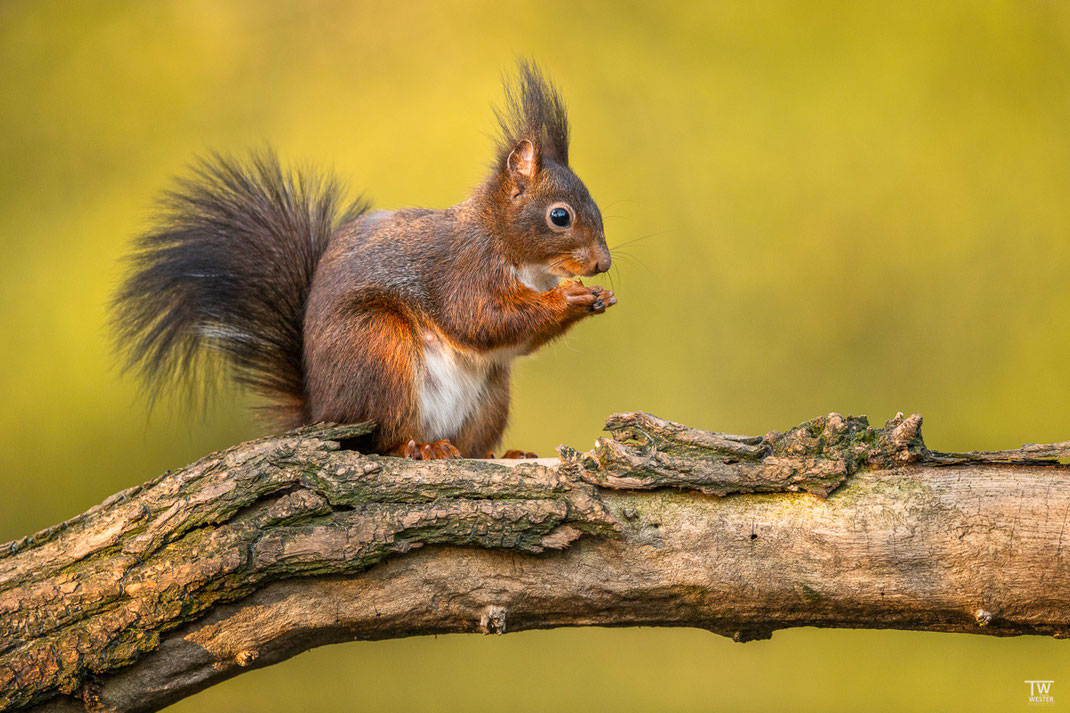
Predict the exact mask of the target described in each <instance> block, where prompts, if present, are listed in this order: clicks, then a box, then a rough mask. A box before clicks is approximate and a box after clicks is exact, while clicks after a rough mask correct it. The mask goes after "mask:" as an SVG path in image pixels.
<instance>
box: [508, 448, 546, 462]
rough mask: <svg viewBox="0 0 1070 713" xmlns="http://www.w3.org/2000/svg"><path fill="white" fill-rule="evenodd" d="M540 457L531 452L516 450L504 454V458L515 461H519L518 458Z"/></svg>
mask: <svg viewBox="0 0 1070 713" xmlns="http://www.w3.org/2000/svg"><path fill="white" fill-rule="evenodd" d="M538 457H539V456H537V455H535V454H534V453H532V452H531V451H518V450H516V449H513V450H508V451H506V452H505V453H503V454H502V458H504V459H508V460H514V459H517V458H538Z"/></svg>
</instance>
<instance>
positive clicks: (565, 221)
mask: <svg viewBox="0 0 1070 713" xmlns="http://www.w3.org/2000/svg"><path fill="white" fill-rule="evenodd" d="M549 215H550V222H551V223H553V224H554V225H556V226H557V227H558V228H567V227H568V225H569V223H571V222H572V215H571V214H570V213H569V212H568V211H567V210H566V209H564V208H561V207H560V206H559V207H557V208H551V209H550V214H549Z"/></svg>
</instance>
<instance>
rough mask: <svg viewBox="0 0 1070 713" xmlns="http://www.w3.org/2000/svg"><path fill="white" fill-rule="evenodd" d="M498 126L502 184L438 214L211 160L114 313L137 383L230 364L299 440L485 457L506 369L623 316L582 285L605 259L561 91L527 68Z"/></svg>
mask: <svg viewBox="0 0 1070 713" xmlns="http://www.w3.org/2000/svg"><path fill="white" fill-rule="evenodd" d="M496 114H497V118H498V123H499V124H500V127H501V136H500V139H499V142H498V152H497V157H496V160H495V162H494V164H493V170H492V171H491V173H490V175H489V176H488V177H487V178H486V180H485V181H483V183H482V184H481V185H479V186H478V187H477V188H476V189H475V190H474V191H473V192H472V194H471V195H470V196H469V197H468V199H467V200H465V201H464V202H462V203H459V204H458V205H455V206H453V207H451V208H446V209H444V210H429V209H423V208H406V209H403V210H397V211H371V210H370V207H369V204H368V203H366V202H365V201H363V200H362V199H358V200H357V201H355V202H352V203H348V204H347V203H346V201H345V200H344V198H343V195H344V191H343V189H342V188H341V184H340V183H339V182H338V181H337V180H335V179H334V178H333V177H331V176H321V177H315V176H312V175H309V174H307V173H302V172H288V171H286V170H284V169H283V168H282V167H281V166H280V164H279V162H278V160H277V159H276V157H275V156H274V154H273V153H270V152H263V153H259V154H253V155H252V156H250V157H249V159H247V160H236V159H233V158H228V157H224V156H221V155H218V154H212V155H211V156H210V157H209V158H208V159H205V160H202V161H201V162H200V163H199V164H197V166H196V167H195V169H194V173H193V176H192V177H191V178H188V179H185V180H182V181H179V182H178V184H177V186H176V188H175V189H173V190H172V191H171V192H170V193H168V194H166V196H165V199H164V202H163V210H162V213H161V215H160V216H159V219H158V221H157V224H156V227H155V229H153V230H151V231H150V232H148V233H147V234H145V235H143V236H142V237H141V238H140V239H139V240H138V242H137V246H136V250H135V252H134V255H133V256H132V258H131V261H132V269H131V273H130V275H129V276H128V278H127V280H126V282H125V284H124V285H123V287H122V288H121V290H120V292H119V294H118V296H117V297H116V300H115V308H116V312H115V323H116V325H117V327H118V334H119V341H120V347H121V348H122V349H124V350H125V357H126V359H125V361H126V367H127V368H128V369H129V368H132V369H135V370H137V371H139V372H140V373H141V375H142V376H143V377H145V379H146V381H147V382H148V383H149V385H150V388H152V389H154V390H155V389H157V388H159V387H160V386H163V385H167V384H171V383H174V382H177V381H182V380H189V379H191V378H196V376H197V375H198V374H200V373H202V371H203V369H205V368H209V369H210V368H211V366H212V364H222V365H223V366H224V368H225V369H227V371H228V373H229V374H230V375H231V376H232V377H234V378H235V379H236V381H238V382H239V383H240V384H243V385H245V386H248V387H251V388H252V389H254V390H255V391H257V392H259V393H261V394H262V395H263V396H265V397H266V398H267V401H268V403H269V404H270V407H269V408H271V409H272V411H273V413H274V415H275V416H276V417H277V418H278V420H280V421H281V422H282V423H284V424H286V425H288V426H291V427H292V426H298V425H302V424H308V423H315V422H319V421H331V422H338V423H356V422H360V421H374V422H375V423H376V424H377V429H376V431H375V432H374V433H373V434H372V436H371V437H370V438H371V443H370V445H369V450H371V451H373V452H377V453H384V454H395V455H403V456H408V457H411V458H423V459H430V458H459V457H469V458H479V457H487V456H490V451H492V450H493V449H495V448H497V446H498V444H499V442H500V440H501V437H502V432H503V431H504V429H505V425H506V421H507V420H508V416H509V371H510V365H511V364H512V361H513V360H514V359H515V358H516V357H518V356H520V355H523V354H528V353H530V352H531V351H533V350H534V349H536V348H538V347H539V346H540V345H542V344H544V343H546V342H548V341H550V340H552V339H554V338H556V337H560V336H561V335H562V334H564V333H565V331H566V330H568V329H569V328H570V327H571V326H572V325H573V324H575V323H576V322H578V321H579V320H581V319H583V318H584V317H587V316H590V315H593V314H601V313H602V312H604V311H605V310H606V309H607V308H609V307H611V306H612V305H614V304H615V303H616V297H615V296H614V295H613V293H612V292H611V291H609V290H603V289H602V288H601V287H586V286H583V285H582V284H581V283H580V282H579V281H577V280H574V279H570V278H576V277H580V276H582V277H590V276H593V275H596V274H598V273H602V272H605V271H606V270H608V269H609V267H610V261H611V258H610V253H609V248H608V247H607V246H606V239H605V233H604V230H603V227H602V215H601V213H600V211H599V210H598V206H597V205H596V204H595V202H594V200H593V199H592V198H591V195H590V193H588V191H587V188H586V187H585V186H584V184H583V182H582V181H580V179H579V178H578V177H577V176H576V174H575V173H574V172H573V171H572V169H570V168H569V164H568V146H569V126H568V118H567V115H566V112H565V106H564V102H563V101H562V99H561V96H560V94H559V93H558V91H557V89H556V87H554V86H553V85H552V84H551V83H550V82H548V81H547V80H546V79H545V78H544V76H543V75H542V73H541V72H540V71H539V69H538V68H537V67H536V66H535V65H533V64H531V63H529V62H526V61H521V62H520V63H519V77H518V79H517V81H516V82H515V83H513V84H507V85H506V87H505V104H504V107H503V108H502V109H501V110H499V111H497V112H496ZM211 354H219V355H222V357H223V359H222V360H211V359H209V360H208V363H203V362H205V360H204V357H206V356H209V355H211ZM517 455H524V454H521V453H519V452H516V451H510V452H508V453H507V454H506V456H507V457H515V456H517ZM528 455H530V454H528Z"/></svg>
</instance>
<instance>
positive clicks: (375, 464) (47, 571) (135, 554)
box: [0, 413, 1070, 711]
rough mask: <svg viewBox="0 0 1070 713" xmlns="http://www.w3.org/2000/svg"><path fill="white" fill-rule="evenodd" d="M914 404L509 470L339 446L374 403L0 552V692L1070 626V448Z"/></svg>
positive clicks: (92, 705)
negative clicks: (377, 657)
mask: <svg viewBox="0 0 1070 713" xmlns="http://www.w3.org/2000/svg"><path fill="white" fill-rule="evenodd" d="M920 425H921V418H920V417H919V416H911V417H910V418H906V419H904V418H902V417H901V416H899V417H896V418H895V419H893V420H892V421H889V422H888V424H886V426H885V428H883V429H874V428H871V427H869V426H868V424H867V423H866V422H865V419H859V418H851V417H846V418H845V417H841V416H839V415H837V414H830V415H829V416H827V417H824V418H818V419H814V420H813V421H810V422H807V423H805V424H803V425H801V426H799V427H796V428H794V429H791V430H790V431H788V432H787V433H784V434H779V433H776V432H770V433H769V434H767V435H765V436H761V437H746V436H734V435H729V434H716V433H710V432H707V431H701V430H697V429H692V428H688V427H686V426H682V425H679V424H674V423H672V422H669V421H664V420H662V419H658V418H656V417H653V416H650V415H648V414H642V413H631V414H617V415H614V416H612V417H610V419H609V421H608V422H607V430H609V431H610V436H611V437H609V438H602V439H599V440H598V441H597V442H596V444H595V448H594V449H593V450H592V451H590V452H587V453H580V452H577V451H575V450H572V449H569V448H565V447H562V448H561V449H560V453H561V459H559V460H558V459H539V460H538V461H518V462H516V463H511V464H505V463H502V462H495V461H471V460H459V461H433V462H414V461H406V460H402V459H396V458H388V457H381V456H365V455H361V454H360V453H358V452H356V451H354V450H348V449H347V448H346V447H345V446H353V445H359V438H360V437H361V436H362V435H364V434H366V433H367V432H369V428H370V427H369V426H366V425H357V426H348V427H334V426H324V427H311V428H307V429H302V430H300V431H297V432H294V433H290V434H286V435H284V436H280V437H276V438H268V439H262V440H259V441H254V442H250V443H247V444H242V445H240V446H236V447H234V448H231V449H229V450H226V451H222V452H220V453H217V454H213V455H212V456H209V457H207V458H205V459H203V460H201V461H199V462H197V463H195V464H193V465H191V466H189V467H187V468H185V469H183V470H180V471H177V472H174V473H169V474H165V475H163V476H161V477H159V478H157V479H155V480H153V481H150V482H149V483H146V484H145V485H143V486H139V487H137V488H132V489H130V490H127V491H124V492H123V493H120V494H118V495H116V496H113V497H112V498H109V499H108V500H107V501H105V502H104V503H102V504H101V505H99V506H97V507H95V508H93V509H91V510H90V511H88V512H86V513H85V514H83V515H81V516H79V517H77V518H75V519H73V520H71V521H68V522H66V523H63V524H61V525H59V526H56V527H53V528H50V529H48V530H45V531H43V532H41V533H38V534H37V535H34V536H33V537H30V538H24V539H23V540H19V541H16V542H13V543H10V544H9V545H5V546H3V548H2V551H0V710H8V709H13V708H19V707H27V706H35V705H38V704H40V705H39V707H40V708H41V709H42V710H45V709H47V710H113V711H141V710H156V709H158V708H160V707H162V706H164V705H166V704H168V703H171V702H173V701H175V700H178V699H179V698H182V697H184V696H187V695H190V694H191V693H194V692H196V691H198V690H201V689H202V688H204V687H206V686H208V685H211V684H212V683H215V682H218V681H220V680H222V679H225V678H228V677H230V676H233V675H235V674H236V673H240V672H241V671H243V670H247V669H248V668H252V667H258V666H263V665H267V664H270V663H274V662H277V661H280V660H282V659H285V658H287V657H289V656H292V655H294V654H296V653H299V652H300V651H303V650H305V649H308V648H310V647H313V646H317V645H322V644H325V643H331V642H336V641H344V640H350V639H380V638H390V637H400V636H409V635H414V634H426V633H446V632H461V631H484V632H488V633H489V632H499V633H500V632H504V631H514V630H520V629H530V628H547V627H554V626H582V625H592V624H599V625H611V626H627V625H639V624H642V625H673V626H695V627H702V628H706V629H709V630H711V631H715V632H718V633H721V634H725V635H729V636H732V637H734V638H736V639H737V640H747V639H752V638H761V637H766V636H769V635H770V634H771V632H772V631H773V630H775V629H778V628H784V627H789V626H805V625H809V626H845V627H870V628H903V629H926V630H934V631H959V632H975V633H990V634H998V635H1013V634H1048V635H1055V636H1066V635H1067V634H1068V632H1070V587H1068V585H1070V567H1068V559H1067V557H1068V556H1067V553H1066V551H1065V549H1064V546H1066V547H1070V542H1066V541H1065V540H1066V539H1068V538H1066V537H1064V534H1065V530H1066V522H1067V520H1068V517H1070V480H1068V466H1065V465H1061V464H1059V463H1058V462H1057V461H1055V460H1051V459H1054V458H1060V457H1065V456H1067V455H1070V444H1068V443H1061V444H1049V445H1043V446H1026V447H1023V448H1022V449H1019V450H1015V451H996V452H989V453H955V454H943V453H935V452H931V451H929V450H928V449H927V448H926V447H925V445H924V443H923V441H922V438H921V433H920ZM743 493H746V494H745V495H743ZM417 548H423V549H422V550H421V551H419V552H411V550H414V549H417ZM404 553H408V554H404ZM402 555H403V556H402Z"/></svg>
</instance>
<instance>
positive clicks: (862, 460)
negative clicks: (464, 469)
mask: <svg viewBox="0 0 1070 713" xmlns="http://www.w3.org/2000/svg"><path fill="white" fill-rule="evenodd" d="M606 430H607V431H609V432H610V434H611V437H610V438H599V439H598V440H597V441H596V442H595V447H594V450H591V451H588V452H586V453H580V452H578V451H575V450H573V449H571V448H565V447H562V448H561V449H559V454H560V456H561V460H562V467H563V469H564V470H568V471H570V472H572V473H573V474H574V475H576V476H577V477H580V478H582V479H584V480H587V481H588V482H591V483H595V484H596V485H599V486H601V487H606V488H614V489H623V490H652V489H655V488H679V489H682V490H695V491H699V492H702V493H707V494H709V495H719V496H723V495H730V494H733V493H772V492H799V491H805V492H808V493H813V494H814V495H819V496H821V497H828V495H829V494H830V493H832V491H834V490H835V489H836V488H838V487H839V486H840V485H841V484H842V483H843V482H844V481H845V480H846V479H847V477H848V476H850V475H852V474H854V473H856V472H858V471H859V470H861V469H862V468H865V467H870V468H888V467H894V466H896V465H902V464H906V463H912V462H915V461H917V460H920V459H924V458H927V457H928V451H927V450H926V448H925V444H924V442H923V441H922V437H921V416H919V415H917V414H915V415H913V416H910V417H909V418H904V417H903V415H902V414H897V415H896V417H895V418H893V419H892V420H890V421H888V422H887V424H885V427H884V428H883V429H875V428H873V427H872V426H870V425H869V422H868V421H867V420H866V417H865V416H846V417H844V416H841V415H840V414H838V413H831V414H829V415H828V416H822V417H819V418H815V419H812V420H810V421H807V422H806V423H803V424H801V425H799V426H796V427H795V428H792V429H791V430H789V431H787V432H785V433H779V432H777V431H771V432H769V433H767V434H766V435H764V436H739V435H733V434H728V433H713V432H711V431H703V430H700V429H697V428H690V427H688V426H684V425H681V424H679V423H674V422H672V421H667V420H665V419H662V418H658V417H657V416H652V415H651V414H648V413H643V412H632V413H618V414H614V415H612V416H610V417H609V419H608V420H607V421H606Z"/></svg>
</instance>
